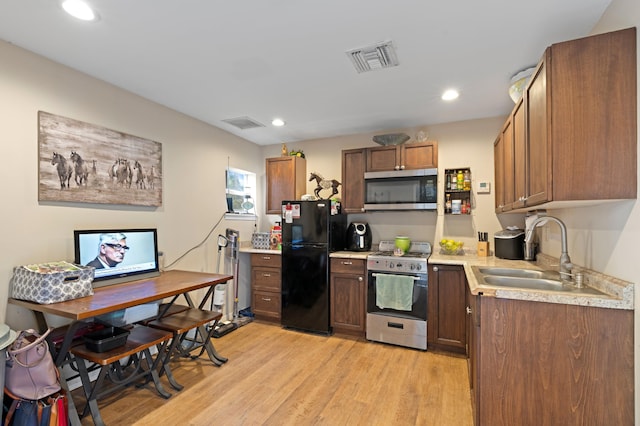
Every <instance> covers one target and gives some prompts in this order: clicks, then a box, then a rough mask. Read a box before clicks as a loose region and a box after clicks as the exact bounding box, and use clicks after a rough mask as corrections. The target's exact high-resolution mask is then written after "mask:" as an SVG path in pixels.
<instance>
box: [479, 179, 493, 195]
mask: <svg viewBox="0 0 640 426" xmlns="http://www.w3.org/2000/svg"><path fill="white" fill-rule="evenodd" d="M477 192H478V194H491V182H486V181H484V182H482V181H481V182H478V188H477Z"/></svg>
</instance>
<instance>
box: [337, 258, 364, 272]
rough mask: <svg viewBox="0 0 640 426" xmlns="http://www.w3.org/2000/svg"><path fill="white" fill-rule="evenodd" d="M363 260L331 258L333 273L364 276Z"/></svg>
mask: <svg viewBox="0 0 640 426" xmlns="http://www.w3.org/2000/svg"><path fill="white" fill-rule="evenodd" d="M364 272H365V263H364V260H363V259H348V258H342V257H332V258H331V273H336V274H364Z"/></svg>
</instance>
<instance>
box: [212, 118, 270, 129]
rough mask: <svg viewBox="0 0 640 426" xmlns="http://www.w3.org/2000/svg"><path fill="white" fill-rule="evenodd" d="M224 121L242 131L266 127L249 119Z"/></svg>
mask: <svg viewBox="0 0 640 426" xmlns="http://www.w3.org/2000/svg"><path fill="white" fill-rule="evenodd" d="M222 121H224V122H225V123H227V124H231V125H232V126H234V127H237V128H238V129H240V130H247V129H255V128H256V127H264V124H261V123H258V122H257V121H255V120H253V119H251V118H249V117H236V118H228V119H226V120H222Z"/></svg>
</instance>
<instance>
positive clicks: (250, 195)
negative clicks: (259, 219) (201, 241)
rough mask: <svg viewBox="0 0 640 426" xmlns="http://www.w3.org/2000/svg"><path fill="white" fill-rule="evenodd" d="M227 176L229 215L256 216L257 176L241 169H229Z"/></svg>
mask: <svg viewBox="0 0 640 426" xmlns="http://www.w3.org/2000/svg"><path fill="white" fill-rule="evenodd" d="M226 176H227V186H226V192H227V213H229V214H231V213H233V214H240V215H248V216H251V217H254V216H255V214H256V206H255V199H256V174H255V173H251V172H247V171H245V170H241V169H234V168H228V169H227V170H226Z"/></svg>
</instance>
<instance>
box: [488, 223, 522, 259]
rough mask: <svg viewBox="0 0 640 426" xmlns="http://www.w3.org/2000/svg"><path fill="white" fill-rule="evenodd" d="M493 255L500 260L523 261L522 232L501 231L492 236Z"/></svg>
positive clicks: (509, 229) (514, 230) (516, 230)
mask: <svg viewBox="0 0 640 426" xmlns="http://www.w3.org/2000/svg"><path fill="white" fill-rule="evenodd" d="M494 244H495V255H496V257H499V258H500V259H510V260H524V230H523V229H518V228H515V229H511V228H507V229H503V230H502V231H498V232H496V233H495V235H494Z"/></svg>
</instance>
